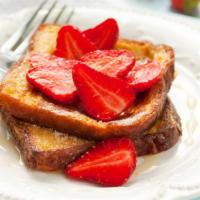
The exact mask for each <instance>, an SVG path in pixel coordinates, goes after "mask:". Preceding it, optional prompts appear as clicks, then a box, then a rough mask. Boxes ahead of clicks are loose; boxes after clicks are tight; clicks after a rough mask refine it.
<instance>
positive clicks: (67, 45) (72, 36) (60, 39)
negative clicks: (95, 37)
mask: <svg viewBox="0 0 200 200" xmlns="http://www.w3.org/2000/svg"><path fill="white" fill-rule="evenodd" d="M94 50H96V47H95V45H94V44H93V43H92V42H91V41H90V40H88V39H87V37H86V36H84V35H83V34H82V33H81V32H80V31H79V30H78V29H77V28H75V27H73V26H63V27H62V28H61V29H60V30H59V32H58V36H57V45H56V50H55V52H54V55H56V56H59V57H63V58H66V59H79V58H80V57H81V56H82V55H84V54H85V53H88V52H90V51H94Z"/></svg>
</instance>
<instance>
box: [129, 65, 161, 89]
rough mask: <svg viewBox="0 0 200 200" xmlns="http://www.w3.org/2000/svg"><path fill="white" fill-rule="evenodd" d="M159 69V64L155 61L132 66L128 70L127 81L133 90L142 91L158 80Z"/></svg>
mask: <svg viewBox="0 0 200 200" xmlns="http://www.w3.org/2000/svg"><path fill="white" fill-rule="evenodd" d="M161 71H162V69H161V66H160V65H159V64H158V63H157V62H147V63H146V64H142V65H139V66H136V67H134V68H133V69H132V71H130V72H129V74H128V76H127V81H128V83H129V85H131V86H132V88H133V89H134V90H135V91H137V92H144V91H146V90H148V89H150V87H151V86H152V85H153V84H155V83H156V82H157V81H158V79H159V77H160V74H161Z"/></svg>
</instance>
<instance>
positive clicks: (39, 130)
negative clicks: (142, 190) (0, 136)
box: [3, 99, 181, 171]
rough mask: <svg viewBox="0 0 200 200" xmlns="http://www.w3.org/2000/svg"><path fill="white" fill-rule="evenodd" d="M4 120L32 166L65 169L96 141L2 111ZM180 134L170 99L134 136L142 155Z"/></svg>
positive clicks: (167, 144)
mask: <svg viewBox="0 0 200 200" xmlns="http://www.w3.org/2000/svg"><path fill="white" fill-rule="evenodd" d="M3 119H4V121H5V122H6V124H7V127H8V128H9V130H10V132H11V134H12V136H13V137H14V139H15V141H16V144H17V146H18V147H19V150H20V152H21V155H22V157H23V160H24V162H25V164H26V165H27V166H28V167H30V168H32V169H37V170H43V171H52V170H60V169H63V168H64V167H65V166H66V165H67V163H69V162H71V161H73V160H74V159H75V158H76V157H78V156H79V155H80V154H82V153H84V152H85V151H86V150H87V149H89V148H91V147H92V146H93V145H94V144H95V142H96V141H92V140H85V139H81V138H78V137H76V136H72V135H68V134H66V133H61V132H58V131H54V130H52V129H49V128H43V127H39V126H37V125H34V124H31V123H27V122H23V121H21V120H19V119H16V118H14V117H12V116H11V115H10V114H9V113H6V112H4V113H3ZM180 135H181V122H180V118H179V116H178V114H177V112H176V110H175V108H174V106H173V104H172V103H171V102H170V100H169V99H168V100H167V101H166V104H165V106H164V109H163V112H162V114H161V116H160V118H159V119H158V120H157V121H156V122H155V123H154V125H153V126H152V127H151V128H150V129H148V130H147V131H145V132H144V133H143V134H142V135H140V137H138V138H133V142H134V143H135V146H136V150H137V154H138V155H139V156H141V155H146V154H156V153H159V152H161V151H164V150H167V149H169V148H170V147H172V146H173V145H174V144H176V142H177V141H178V138H179V136H180Z"/></svg>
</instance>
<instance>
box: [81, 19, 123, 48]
mask: <svg viewBox="0 0 200 200" xmlns="http://www.w3.org/2000/svg"><path fill="white" fill-rule="evenodd" d="M82 33H83V35H85V36H86V37H88V38H89V39H90V40H91V41H92V42H94V43H95V45H96V46H97V48H98V49H112V48H113V47H114V44H115V42H116V41H117V38H118V34H119V27H118V24H117V22H116V20H115V19H113V18H109V19H107V20H105V21H104V22H102V23H100V24H99V25H97V26H96V27H94V28H90V29H87V30H85V31H83V32H82Z"/></svg>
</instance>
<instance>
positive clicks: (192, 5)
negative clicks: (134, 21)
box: [0, 0, 200, 17]
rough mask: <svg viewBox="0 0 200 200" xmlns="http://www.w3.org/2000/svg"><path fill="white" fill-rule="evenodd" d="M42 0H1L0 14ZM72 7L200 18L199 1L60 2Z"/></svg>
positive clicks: (90, 0)
mask: <svg viewBox="0 0 200 200" xmlns="http://www.w3.org/2000/svg"><path fill="white" fill-rule="evenodd" d="M40 1H41V0H0V13H1V14H4V13H11V12H14V11H18V10H20V9H22V8H24V7H29V6H34V5H36V4H37V3H38V2H40ZM60 2H65V3H68V4H70V5H91V6H92V5H95V6H96V5H98V6H100V5H104V6H106V5H108V6H115V7H116V6H117V7H123V8H124V7H129V8H131V7H138V8H143V9H149V10H152V11H155V12H167V13H174V12H175V11H178V12H179V13H182V14H187V15H191V16H196V17H200V14H199V12H198V10H199V6H198V3H199V0H98V1H94V0H60Z"/></svg>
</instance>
